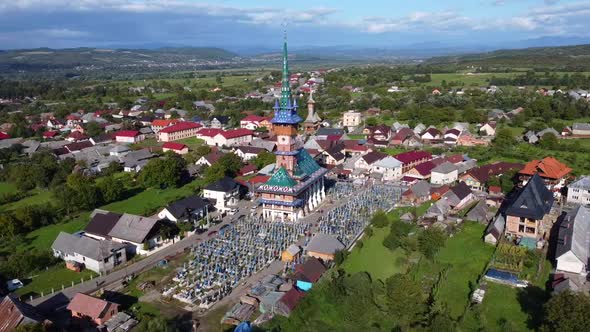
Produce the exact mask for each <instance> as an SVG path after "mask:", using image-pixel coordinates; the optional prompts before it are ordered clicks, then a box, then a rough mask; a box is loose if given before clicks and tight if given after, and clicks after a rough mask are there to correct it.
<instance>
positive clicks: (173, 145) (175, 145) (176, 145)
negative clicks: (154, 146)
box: [162, 142, 188, 151]
mask: <svg viewBox="0 0 590 332" xmlns="http://www.w3.org/2000/svg"><path fill="white" fill-rule="evenodd" d="M187 147H188V146H186V145H184V144H182V143H176V142H166V143H164V144H163V145H162V148H163V149H170V150H176V151H180V150H183V149H185V148H187Z"/></svg>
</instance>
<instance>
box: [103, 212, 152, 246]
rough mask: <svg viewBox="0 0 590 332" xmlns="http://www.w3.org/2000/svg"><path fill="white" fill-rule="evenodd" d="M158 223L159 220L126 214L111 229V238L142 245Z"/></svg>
mask: <svg viewBox="0 0 590 332" xmlns="http://www.w3.org/2000/svg"><path fill="white" fill-rule="evenodd" d="M157 223H158V219H155V218H149V217H142V216H136V215H133V214H127V213H125V214H123V215H122V216H121V218H119V221H118V222H117V223H116V224H115V226H114V227H113V229H111V231H110V232H109V236H111V237H116V238H118V239H122V240H126V241H130V242H135V243H142V242H143V241H144V240H145V239H146V237H147V236H148V235H149V234H150V232H151V231H152V229H154V227H155V226H156V224H157Z"/></svg>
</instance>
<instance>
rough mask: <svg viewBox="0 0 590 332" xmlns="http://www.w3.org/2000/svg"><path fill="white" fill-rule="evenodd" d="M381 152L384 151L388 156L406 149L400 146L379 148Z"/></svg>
mask: <svg viewBox="0 0 590 332" xmlns="http://www.w3.org/2000/svg"><path fill="white" fill-rule="evenodd" d="M380 150H381V152H383V153H386V154H388V155H390V156H395V155H396V154H400V153H403V152H407V151H408V150H406V149H402V148H381V149H380Z"/></svg>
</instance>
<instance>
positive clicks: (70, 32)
mask: <svg viewBox="0 0 590 332" xmlns="http://www.w3.org/2000/svg"><path fill="white" fill-rule="evenodd" d="M588 17H590V0H589V1H565V0H469V1H468V0H454V1H440V0H437V1H433V0H402V1H400V0H365V1H359V0H327V1H317V0H298V1H272V2H271V1H261V0H218V1H196V0H160V1H155V0H77V1H75V0H74V1H72V0H0V18H1V19H0V49H11V48H33V47H53V48H64V47H78V46H93V47H117V46H119V47H134V46H143V45H161V44H171V45H187V46H220V47H227V48H230V49H232V48H233V49H238V48H243V47H275V46H276V45H279V47H280V38H281V37H280V36H281V30H282V26H281V25H282V23H283V22H285V21H286V22H287V25H288V30H289V41H290V43H291V45H293V46H295V47H297V46H299V47H305V46H334V45H337V46H342V45H350V46H374V47H403V46H408V45H414V44H433V45H434V44H437V43H440V44H442V45H474V44H477V45H486V44H487V45H496V44H498V45H499V44H502V43H514V42H517V41H519V40H526V39H534V38H539V37H544V36H553V37H559V36H584V35H585V34H586V32H587V31H589V30H590V20H588V19H587V18H588Z"/></svg>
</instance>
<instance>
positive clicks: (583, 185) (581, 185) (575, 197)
mask: <svg viewBox="0 0 590 332" xmlns="http://www.w3.org/2000/svg"><path fill="white" fill-rule="evenodd" d="M567 202H568V203H569V204H583V205H588V204H590V177H588V176H583V177H581V178H580V179H579V180H578V181H576V182H574V183H570V184H569V185H568V186H567Z"/></svg>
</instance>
